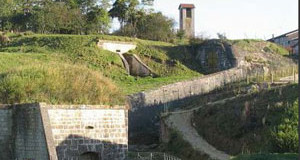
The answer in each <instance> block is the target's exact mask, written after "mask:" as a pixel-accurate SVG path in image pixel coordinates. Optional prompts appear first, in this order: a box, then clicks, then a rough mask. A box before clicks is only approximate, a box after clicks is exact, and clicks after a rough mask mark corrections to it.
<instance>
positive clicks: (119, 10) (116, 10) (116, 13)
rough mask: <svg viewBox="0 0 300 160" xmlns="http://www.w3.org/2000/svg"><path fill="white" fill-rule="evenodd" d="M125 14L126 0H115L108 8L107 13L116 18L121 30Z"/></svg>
mask: <svg viewBox="0 0 300 160" xmlns="http://www.w3.org/2000/svg"><path fill="white" fill-rule="evenodd" d="M126 14H127V0H116V1H115V2H114V4H113V7H112V9H111V10H109V15H110V16H111V17H112V18H118V20H119V22H120V26H121V31H122V29H123V27H124V23H125V20H126Z"/></svg>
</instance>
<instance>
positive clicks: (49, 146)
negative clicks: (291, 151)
mask: <svg viewBox="0 0 300 160" xmlns="http://www.w3.org/2000/svg"><path fill="white" fill-rule="evenodd" d="M127 110H128V107H126V106H115V107H111V106H87V105H77V106H72V105H67V106H64V105H60V106H55V105H46V104H43V103H36V104H20V105H0V122H1V123H0V127H1V128H0V152H1V154H0V159H1V160H11V159H18V160H47V159H51V160H57V159H58V160H85V159H89V160H90V159H91V158H92V159H97V160H99V159H101V160H122V159H125V154H126V152H127V149H128V138H127V137H128V112H127Z"/></svg>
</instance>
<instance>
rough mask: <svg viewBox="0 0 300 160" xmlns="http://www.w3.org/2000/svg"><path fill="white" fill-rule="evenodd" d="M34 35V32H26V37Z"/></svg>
mask: <svg viewBox="0 0 300 160" xmlns="http://www.w3.org/2000/svg"><path fill="white" fill-rule="evenodd" d="M33 34H34V33H33V32H32V31H26V32H24V35H26V36H30V35H33Z"/></svg>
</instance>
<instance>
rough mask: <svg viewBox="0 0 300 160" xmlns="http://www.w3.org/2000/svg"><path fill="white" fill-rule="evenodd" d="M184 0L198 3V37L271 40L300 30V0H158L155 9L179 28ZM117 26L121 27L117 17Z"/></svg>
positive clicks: (196, 16) (115, 21) (115, 26)
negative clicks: (179, 8)
mask: <svg viewBox="0 0 300 160" xmlns="http://www.w3.org/2000/svg"><path fill="white" fill-rule="evenodd" d="M180 3H193V4H194V5H195V7H196V8H195V32H196V36H198V35H202V36H204V37H208V38H216V37H217V33H225V35H226V37H227V38H229V39H244V38H251V39H264V40H266V39H269V38H272V34H274V36H279V35H281V34H284V33H286V32H289V31H292V30H295V29H298V0H154V5H153V8H154V10H155V11H160V12H162V13H163V14H164V15H165V16H167V17H170V18H173V19H174V20H175V22H176V24H175V28H176V29H178V28H179V11H178V6H179V4H180ZM113 27H114V28H117V27H118V22H117V20H114V21H113Z"/></svg>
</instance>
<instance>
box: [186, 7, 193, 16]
mask: <svg viewBox="0 0 300 160" xmlns="http://www.w3.org/2000/svg"><path fill="white" fill-rule="evenodd" d="M186 17H187V18H192V9H191V8H187V9H186Z"/></svg>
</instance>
